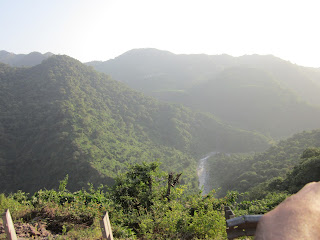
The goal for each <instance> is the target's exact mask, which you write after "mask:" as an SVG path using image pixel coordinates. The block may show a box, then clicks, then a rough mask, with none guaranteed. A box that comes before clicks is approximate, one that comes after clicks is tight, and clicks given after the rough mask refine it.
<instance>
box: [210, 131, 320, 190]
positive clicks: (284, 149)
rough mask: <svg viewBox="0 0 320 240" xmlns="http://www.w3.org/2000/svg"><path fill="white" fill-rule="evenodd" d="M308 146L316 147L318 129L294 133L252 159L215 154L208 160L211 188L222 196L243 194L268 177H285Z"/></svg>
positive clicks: (317, 146) (265, 181)
mask: <svg viewBox="0 0 320 240" xmlns="http://www.w3.org/2000/svg"><path fill="white" fill-rule="evenodd" d="M310 147H316V148H319V147H320V130H313V131H310V132H302V133H298V134H295V135H293V136H292V137H290V138H288V139H286V140H282V141H280V142H279V143H278V144H277V145H275V146H272V147H270V148H269V149H268V150H266V151H265V152H263V153H260V154H255V155H253V156H246V155H238V154H237V155H233V154H231V155H227V154H223V153H221V154H217V155H215V156H213V157H211V158H210V159H209V168H210V170H209V171H210V178H211V180H210V182H211V185H212V188H215V189H218V188H221V190H220V192H219V195H220V196H222V195H224V194H225V193H226V192H227V191H230V190H237V191H240V192H245V191H248V190H250V189H251V188H252V187H255V186H257V185H258V184H260V183H267V182H268V181H269V180H271V179H272V178H275V177H285V176H286V174H287V173H289V172H290V170H291V169H292V168H293V167H294V166H297V167H299V164H300V162H301V155H302V153H303V152H304V150H305V149H307V148H310ZM299 168H301V167H299ZM306 173H307V171H304V174H306ZM310 174H311V172H310ZM300 176H301V175H300ZM293 177H296V176H295V175H294V174H292V175H291V178H293ZM306 178H307V176H306ZM289 179H290V177H289ZM277 181H278V182H279V180H275V181H274V185H275V184H276V182H277ZM288 185H290V183H289V184H288ZM293 185H294V184H293ZM300 187H301V186H300Z"/></svg>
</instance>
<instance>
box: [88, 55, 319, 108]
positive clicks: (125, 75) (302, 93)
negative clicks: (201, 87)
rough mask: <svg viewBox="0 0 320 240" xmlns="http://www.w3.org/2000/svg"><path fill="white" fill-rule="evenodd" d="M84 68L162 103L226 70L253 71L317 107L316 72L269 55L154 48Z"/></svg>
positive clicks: (317, 79)
mask: <svg viewBox="0 0 320 240" xmlns="http://www.w3.org/2000/svg"><path fill="white" fill-rule="evenodd" d="M87 65H91V66H93V67H94V68H95V69H96V70H98V71H101V72H104V73H107V74H110V75H111V76H112V77H113V78H114V79H116V80H118V81H122V82H125V83H127V84H128V85H129V86H131V87H132V88H135V89H138V90H141V91H143V92H145V93H147V94H149V95H152V96H156V97H159V98H162V99H164V100H170V97H172V96H175V95H176V94H181V90H188V89H189V88H192V87H194V86H196V85H197V84H201V83H203V82H206V81H208V80H212V79H214V78H215V77H216V76H217V75H218V74H219V73H221V72H222V71H224V70H226V69H228V68H230V67H246V68H257V69H260V70H262V71H264V72H267V73H268V74H269V75H271V76H272V78H273V79H275V80H276V81H277V82H278V83H279V84H280V85H281V86H282V87H283V88H285V89H289V90H290V91H292V92H294V93H295V94H297V95H298V96H299V97H300V98H301V99H303V100H305V101H307V102H309V103H310V104H315V105H320V94H319V92H320V85H319V84H320V71H319V69H316V68H307V67H302V66H298V65H295V64H292V63H290V62H288V61H284V60H282V59H280V58H277V57H274V56H272V55H264V56H261V55H245V56H242V57H232V56H228V55H225V54H224V55H205V54H190V55H186V54H180V55H176V54H173V53H170V52H167V51H161V50H157V49H134V50H131V51H128V52H126V53H124V54H122V55H120V56H119V57H116V58H115V59H111V60H108V61H105V62H98V61H95V62H89V63H87ZM123 69H126V71H123ZM178 90H180V91H178ZM177 91H178V92H177Z"/></svg>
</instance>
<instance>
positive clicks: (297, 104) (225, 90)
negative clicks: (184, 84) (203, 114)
mask: <svg viewBox="0 0 320 240" xmlns="http://www.w3.org/2000/svg"><path fill="white" fill-rule="evenodd" d="M180 102H181V103H184V104H185V105H187V106H190V107H192V108H195V109H200V110H202V111H207V112H211V113H213V114H215V115H217V116H219V117H220V118H221V119H222V120H223V121H226V122H228V123H229V124H232V125H235V126H238V127H240V128H244V129H248V130H256V131H259V132H262V133H264V134H270V135H271V136H273V137H284V136H290V135H291V134H294V133H296V132H299V131H303V130H311V129H316V128H319V127H320V121H319V119H320V107H316V106H312V105H310V104H307V103H306V102H304V101H302V99H301V98H299V96H298V95H297V94H295V93H294V92H292V91H290V90H288V89H287V88H284V87H282V86H281V84H280V83H279V82H278V81H277V80H276V79H275V78H274V77H273V76H272V75H271V74H270V73H268V72H265V71H263V70H260V69H257V68H248V67H235V68H228V69H226V70H224V71H222V72H221V73H220V75H219V76H217V77H216V78H215V79H213V80H211V81H208V82H206V83H203V84H201V85H199V86H198V87H195V88H193V89H190V91H189V92H188V94H185V95H184V96H181V97H180Z"/></svg>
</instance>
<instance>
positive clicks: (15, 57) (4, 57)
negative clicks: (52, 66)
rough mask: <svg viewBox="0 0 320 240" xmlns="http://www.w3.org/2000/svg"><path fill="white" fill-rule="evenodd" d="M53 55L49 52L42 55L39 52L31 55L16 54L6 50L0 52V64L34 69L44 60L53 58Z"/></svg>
mask: <svg viewBox="0 0 320 240" xmlns="http://www.w3.org/2000/svg"><path fill="white" fill-rule="evenodd" d="M52 55H53V54H52V53H50V52H47V53H45V54H41V53H39V52H31V53H29V54H14V53H10V52H7V51H4V50H1V51H0V62H2V63H5V64H9V65H10V66H13V67H32V66H35V65H37V64H40V63H41V62H42V61H43V60H45V59H47V58H48V57H50V56H52Z"/></svg>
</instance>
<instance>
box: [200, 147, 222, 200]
mask: <svg viewBox="0 0 320 240" xmlns="http://www.w3.org/2000/svg"><path fill="white" fill-rule="evenodd" d="M217 153H218V152H211V153H208V154H207V155H206V156H205V157H203V158H201V159H200V160H199V165H198V169H197V173H198V178H199V189H202V190H203V192H202V195H206V194H208V193H209V192H210V186H208V182H207V181H208V177H209V172H208V169H207V161H208V159H209V158H210V157H211V156H213V155H215V154H217Z"/></svg>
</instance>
